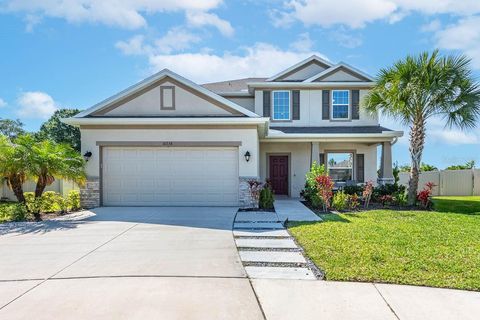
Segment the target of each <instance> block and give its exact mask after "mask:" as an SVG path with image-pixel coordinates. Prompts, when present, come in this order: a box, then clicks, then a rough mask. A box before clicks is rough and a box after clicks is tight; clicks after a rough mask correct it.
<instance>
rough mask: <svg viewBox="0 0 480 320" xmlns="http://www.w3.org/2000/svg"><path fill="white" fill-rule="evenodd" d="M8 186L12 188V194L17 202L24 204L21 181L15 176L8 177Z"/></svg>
mask: <svg viewBox="0 0 480 320" xmlns="http://www.w3.org/2000/svg"><path fill="white" fill-rule="evenodd" d="M8 184H10V187H11V188H12V191H13V194H14V195H15V197H16V198H17V200H18V202H20V203H25V196H24V195H23V187H22V179H20V177H19V176H17V175H12V176H10V177H8Z"/></svg>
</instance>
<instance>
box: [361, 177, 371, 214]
mask: <svg viewBox="0 0 480 320" xmlns="http://www.w3.org/2000/svg"><path fill="white" fill-rule="evenodd" d="M372 193H373V182H372V181H371V180H369V181H367V182H365V185H364V186H363V192H362V197H363V201H364V205H365V208H368V205H369V204H370V199H371V198H372Z"/></svg>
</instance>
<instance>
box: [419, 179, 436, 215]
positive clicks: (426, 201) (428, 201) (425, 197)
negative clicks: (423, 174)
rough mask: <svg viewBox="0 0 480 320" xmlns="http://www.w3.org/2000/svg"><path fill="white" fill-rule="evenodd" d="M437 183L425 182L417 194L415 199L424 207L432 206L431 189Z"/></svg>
mask: <svg viewBox="0 0 480 320" xmlns="http://www.w3.org/2000/svg"><path fill="white" fill-rule="evenodd" d="M436 186H437V185H436V184H435V183H433V182H427V183H426V184H425V187H424V188H423V190H422V191H420V192H419V193H418V194H417V200H418V201H420V205H421V206H422V207H423V208H424V209H429V208H430V207H431V206H432V191H433V188H434V187H436Z"/></svg>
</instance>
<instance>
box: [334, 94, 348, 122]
mask: <svg viewBox="0 0 480 320" xmlns="http://www.w3.org/2000/svg"><path fill="white" fill-rule="evenodd" d="M349 105H350V91H349V90H333V91H332V119H336V120H344V119H348V108H349Z"/></svg>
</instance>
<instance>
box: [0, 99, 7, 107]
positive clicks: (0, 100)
mask: <svg viewBox="0 0 480 320" xmlns="http://www.w3.org/2000/svg"><path fill="white" fill-rule="evenodd" d="M6 106H7V103H6V102H5V100H3V99H2V98H0V108H3V107H6Z"/></svg>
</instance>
